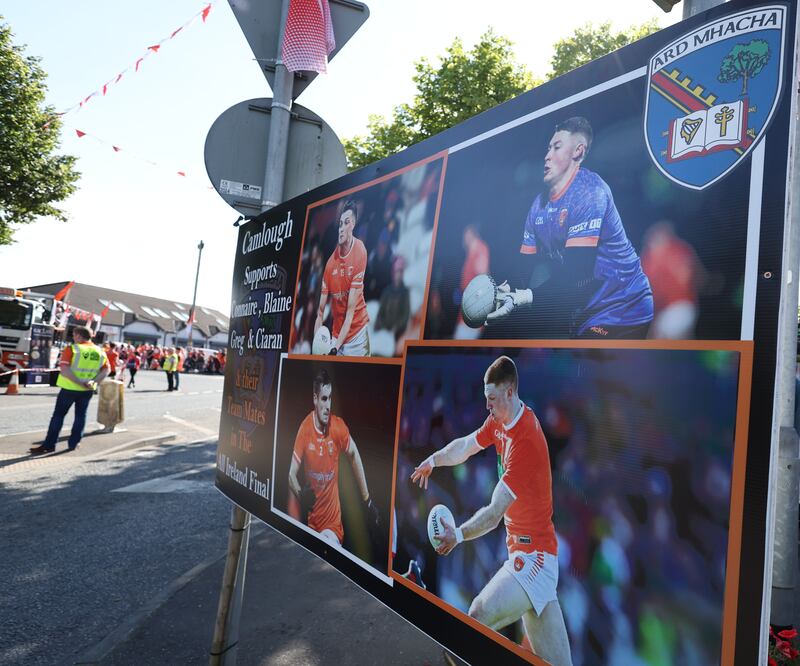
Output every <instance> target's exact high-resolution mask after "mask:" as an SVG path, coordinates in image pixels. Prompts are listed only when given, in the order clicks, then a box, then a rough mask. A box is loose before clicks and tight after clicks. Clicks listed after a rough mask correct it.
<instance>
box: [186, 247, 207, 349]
mask: <svg viewBox="0 0 800 666" xmlns="http://www.w3.org/2000/svg"><path fill="white" fill-rule="evenodd" d="M204 247H205V244H204V243H203V241H200V244H199V245H198V246H197V250H198V252H197V272H196V273H195V274H194V294H192V309H191V310H189V335H188V338H189V339H188V340H187V341H186V350H187V352H188V351H191V350H192V329H193V328H194V320H195V319H196V318H197V317H195V313H194V309H195V307H196V304H197V282H198V280H199V279H200V259H201V258H202V257H203V248H204Z"/></svg>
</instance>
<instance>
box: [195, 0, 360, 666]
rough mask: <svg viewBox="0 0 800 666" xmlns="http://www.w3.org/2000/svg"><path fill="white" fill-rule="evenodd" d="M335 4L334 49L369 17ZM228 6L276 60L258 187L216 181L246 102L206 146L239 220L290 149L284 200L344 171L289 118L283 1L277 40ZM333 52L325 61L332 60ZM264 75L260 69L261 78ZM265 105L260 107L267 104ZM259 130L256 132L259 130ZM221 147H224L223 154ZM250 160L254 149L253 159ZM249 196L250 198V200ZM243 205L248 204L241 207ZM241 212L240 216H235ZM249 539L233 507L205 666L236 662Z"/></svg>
mask: <svg viewBox="0 0 800 666" xmlns="http://www.w3.org/2000/svg"><path fill="white" fill-rule="evenodd" d="M334 2H335V3H338V5H339V7H338V9H337V10H335V11H332V17H333V25H334V32H335V34H336V38H337V42H338V47H337V50H338V49H340V48H341V46H342V45H343V44H344V43H345V42H346V41H347V40H348V39H349V38H350V37H351V36H352V35H353V34H354V33H355V32H356V30H358V28H359V27H361V25H362V24H363V23H364V21H366V19H367V17H368V16H369V11H368V10H367V7H366V5H363V4H361V3H357V2H350V1H349V0H332V4H333V3H334ZM230 5H231V8H232V9H233V11H234V14H235V15H236V18H237V20H238V21H239V24H240V27H241V28H242V30H243V32H244V33H245V36H246V37H247V40H248V42H249V43H250V46H251V48H252V49H253V52H254V53H255V55H256V58H258V59H259V60H262V58H261V57H260V56H259V54H260V53H262V52H264V51H266V52H267V53H269V52H270V51H271V52H274V53H275V60H274V62H275V67H274V82H273V81H270V83H271V84H272V88H273V97H272V100H271V104H270V105H269V107H268V108H266V107H265V108H264V109H263V112H265V113H268V114H269V121H268V123H267V125H268V130H267V131H268V138H267V141H266V145H264V143H263V139H262V142H261V143H260V146H261V147H263V148H262V150H263V149H265V150H266V164H265V167H264V174H263V181H261V182H263V186H262V187H261V188H260V192H259V191H258V185H255V186H254V187H253V186H251V185H249V184H248V183H252V182H253V180H254V178H253V177H252V176H247V177H246V178H245V179H244V181H243V182H239V181H238V180H230V177H229V176H227V175H226V178H225V179H222V178H220V177H219V174H218V173H216V170H217V169H219V167H220V166H223V165H226V167H227V168H229V169H236V168H238V163H239V162H240V161H241V158H242V154H241V153H240V152H239V151H237V150H236V141H241V140H244V141H249V142H251V143H252V142H253V139H254V132H252V131H248V130H252V129H253V127H254V125H253V124H252V123H251V122H250V121H249V119H247V120H244V121H243V122H239V123H238V124H237V118H236V113H237V112H238V111H242V110H243V112H244V114H245V116H247V112H248V111H253V110H254V109H253V108H252V107H253V104H252V103H248V102H245V103H244V107H246V108H244V109H239V108H238V107H242V106H243V105H236V106H234V107H232V109H229V110H228V112H231V111H232V112H234V115H233V116H231V117H230V121H231V122H227V124H226V121H223V122H222V123H221V124H220V121H221V120H223V118H224V117H225V116H226V114H228V112H226V113H225V114H223V115H222V116H220V118H219V119H218V121H217V122H216V123H215V124H214V126H213V127H212V129H211V131H210V132H209V135H208V137H207V139H206V168H207V170H208V172H209V176H210V177H211V180H212V182H214V184H215V186H216V187H217V191H218V192H219V193H220V195H221V196H223V198H224V199H225V200H226V201H227V202H228V203H229V204H230V205H231V206H233V207H234V208H236V209H237V210H239V211H240V212H244V213H247V212H252V211H248V210H247V209H248V208H254V209H256V210H257V211H258V212H264V211H267V210H269V209H270V208H273V207H274V206H277V205H278V204H279V203H280V202H281V201H283V200H284V199H285V198H286V197H285V194H286V174H287V155H288V152H289V148H290V146H291V147H292V149H293V151H294V152H295V153H297V159H296V160H295V165H294V166H295V168H293V170H292V175H296V177H295V178H293V179H292V181H291V188H292V191H291V192H290V194H291V196H294V195H296V194H298V193H299V192H298V191H294V190H299V191H306V190H308V189H311V188H312V187H315V186H318V185H320V184H322V182H326V181H327V180H331V179H333V178H335V177H337V176H340V175H343V174H345V173H346V172H347V168H346V162H345V157H344V148H343V147H342V145H341V143H340V142H339V140H338V139H337V138H336V136H335V135H334V134H333V132H332V130H331V129H330V127H328V126H327V125H326V124H325V122H324V121H323V120H322V119H321V118H319V117H317V116H316V115H314V114H313V113H311V112H308V111H307V110H304V111H306V113H305V116H303V117H301V116H300V115H299V114H295V113H293V112H292V100H293V98H294V97H296V96H297V95H298V94H299V93H300V92H301V91H302V90H303V89H304V88H305V86H307V85H308V84H309V83H310V82H311V80H313V76H311V77H309V76H303V77H298V76H295V75H294V74H292V73H291V72H289V71H288V70H287V69H286V67H285V66H284V64H283V62H282V59H281V51H282V45H283V33H284V29H285V26H286V17H287V15H288V13H289V0H282V3H281V8H280V23H279V30H278V32H277V35H275V34H274V32H273V31H274V20H273V21H267V22H262V21H260V20H259V16H260V15H259V14H257V12H258V11H261V10H265V11H267V12H268V13H270V15H271V16H274V15H275V9H276V7H275V0H270V1H269V2H265V3H262V4H259V5H258V6H255V7H254V6H253V5H251V3H247V4H244V3H238V2H237V1H236V0H230ZM344 10H346V11H344ZM354 10H355V11H354ZM345 17H346V18H345ZM343 18H344V20H343ZM335 52H336V51H334V53H335ZM334 53H332V54H331V56H330V57H333V55H334ZM270 69H271V68H267V67H265V72H268V71H269V70H270ZM268 80H269V77H268ZM298 82H300V85H298ZM253 101H258V100H253ZM264 101H265V102H266V101H267V100H264ZM300 108H302V107H300ZM256 110H258V109H256ZM239 116H241V114H239ZM309 122H310V123H311V124H312V125H314V130H313V131H312V132H308V131H299V132H298V141H297V142H295V145H292V144H291V141H290V134H291V129H292V126H293V125H303V123H309ZM260 128H261V129H263V123H262V124H261V125H260ZM231 134H233V135H235V137H234V140H233V141H225V140H224V139H225V136H226V135H231ZM221 146H227V148H223V147H221ZM242 152H247V151H242ZM257 154H258V149H257V151H256V153H255V155H257ZM261 154H263V153H261ZM251 156H252V155H251ZM309 158H310V160H311V161H313V162H314V164H315V165H316V166H315V167H314V168H308V165H307V162H308V159H309ZM251 161H252V160H251ZM262 164H263V162H262ZM252 171H253V169H252V168H251V169H250V170H249V171H248V173H252ZM295 172H296V173H295ZM254 194H255V195H256V196H253V195H254ZM258 194H260V196H258ZM226 195H227V196H226ZM242 199H255V200H254V201H242ZM243 208H244V210H242V209H243ZM249 535H250V514H249V513H248V512H247V511H245V510H244V509H242V508H240V507H239V506H238V505H235V504H234V505H233V510H232V513H231V523H230V536H229V539H228V553H227V556H226V560H225V571H224V574H223V580H222V589H221V591H220V597H219V604H218V608H217V619H216V622H215V625H214V638H213V642H212V646H211V653H210V658H209V663H210V664H211V665H212V666H217V665H226V666H231V665H233V664H235V663H236V647H237V644H238V641H239V617H240V615H241V609H242V598H243V596H244V580H245V573H246V566H247V550H248V541H249Z"/></svg>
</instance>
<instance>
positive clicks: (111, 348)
mask: <svg viewBox="0 0 800 666" xmlns="http://www.w3.org/2000/svg"><path fill="white" fill-rule="evenodd" d="M106 358H107V359H108V367H109V368H110V371H109V373H108V376H109V377H111V379H116V377H117V365H118V364H119V353H118V352H117V345H116V343H115V342H109V343H108V347H107V348H106Z"/></svg>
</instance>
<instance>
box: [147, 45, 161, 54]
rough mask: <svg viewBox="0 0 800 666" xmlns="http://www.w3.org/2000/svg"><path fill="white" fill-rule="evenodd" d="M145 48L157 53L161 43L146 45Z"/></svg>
mask: <svg viewBox="0 0 800 666" xmlns="http://www.w3.org/2000/svg"><path fill="white" fill-rule="evenodd" d="M147 48H148V49H150V50H151V51H152V52H153V53H158V49H160V48H161V44H155V45H153V46H148V47H147Z"/></svg>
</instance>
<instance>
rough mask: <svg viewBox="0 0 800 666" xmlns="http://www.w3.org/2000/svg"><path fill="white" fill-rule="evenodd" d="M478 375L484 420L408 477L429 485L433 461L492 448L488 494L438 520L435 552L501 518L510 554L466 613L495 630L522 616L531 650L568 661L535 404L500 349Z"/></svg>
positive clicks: (461, 458) (546, 465) (450, 462)
mask: <svg viewBox="0 0 800 666" xmlns="http://www.w3.org/2000/svg"><path fill="white" fill-rule="evenodd" d="M483 379H484V395H485V397H486V409H487V410H488V411H489V416H488V417H487V418H486V420H485V421H484V423H483V425H482V426H481V427H480V428H479V429H478V430H476V431H475V432H473V433H472V434H469V435H466V436H464V437H458V438H456V439H454V440H452V441H451V442H450V443H449V444H447V445H446V446H445V447H444V448H441V449H439V450H438V451H436V452H434V453H433V454H432V455H430V456H428V457H427V458H426V459H425V460H423V461H422V462H421V463H420V464H419V465H418V466H417V467H416V468H415V469H414V471H413V472H412V474H411V481H412V483H416V484H419V487H420V488H422V489H427V487H428V479H429V478H430V477H431V475H432V474H433V471H434V469H435V468H436V467H450V466H455V465H460V464H461V463H463V462H465V461H466V460H467V459H468V458H470V457H471V456H473V455H475V454H477V453H480V452H482V451H483V450H485V449H486V448H488V447H489V446H494V447H495V448H496V450H497V454H498V469H499V472H500V474H501V476H500V480H499V482H498V483H497V485H496V486H495V487H494V491H493V493H492V496H491V501H490V502H489V504H487V505H485V506H484V507H482V508H481V509H479V510H478V511H477V512H476V513H474V515H472V516H471V517H470V518H469V519H467V520H466V521H465V522H463V523H461V525H458V526H456V525H449V524H447V522H446V521H444V520H443V521H442V523H443V527H444V534H443V537H442V538H441V540H440V542H439V546H438V548H437V549H436V552H437V553H438V554H439V555H449V554H450V553H451V552H452V551H453V550H454V549H455V548H456V547H457V546H459V545H460V544H462V543H464V542H466V541H471V540H473V539H478V538H480V537H482V536H483V535H485V534H488V533H489V532H491V531H492V530H494V529H495V528H496V527H497V526H498V525H499V524H500V521H501V520H503V519H504V521H505V526H506V546H507V549H508V559H507V560H506V561H505V562H504V563H503V565H502V566H501V567H500V569H499V570H498V571H497V573H496V574H495V575H494V577H493V578H492V579H491V580H490V581H489V582H488V583H487V584H486V585H485V586H484V587H483V589H482V590H481V591H480V593H479V594H478V595H477V596H476V597H475V598H474V599H473V601H472V603H471V604H470V607H469V611H468V614H469V616H470V617H472V618H474V619H476V620H477V621H478V622H480V623H482V624H484V625H486V626H487V627H489V628H491V629H493V630H495V631H498V630H500V629H502V628H503V627H506V626H508V625H510V624H512V623H514V622H516V621H517V620H519V619H522V623H523V626H524V631H525V635H526V637H527V639H528V641H529V643H530V645H531V647H532V649H533V651H534V653H535V654H536V655H538V656H540V657H542V658H543V659H545V660H547V661H548V662H549V663H550V664H553V665H554V666H564V665H569V664H571V663H572V659H571V655H570V646H569V639H568V636H567V630H566V626H565V624H564V617H563V614H562V612H561V606H560V605H559V601H558V597H557V594H556V587H557V584H558V541H557V539H556V533H555V528H554V526H553V519H552V517H553V493H552V478H551V472H550V456H549V452H548V446H547V441H546V440H545V437H544V434H543V432H542V428H541V426H540V424H539V420H538V419H537V417H536V415H535V414H534V413H533V410H531V408H530V407H528V406H527V405H526V404H525V403H523V402H522V401H521V400H520V398H519V391H518V383H519V379H518V374H517V368H516V365H515V364H514V361H512V360H511V359H510V358H509V357H508V356H500V357H499V358H497V359H496V360H494V361H493V362H492V363H491V365H489V367H488V369H487V370H486V373H485V374H484V378H483Z"/></svg>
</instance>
